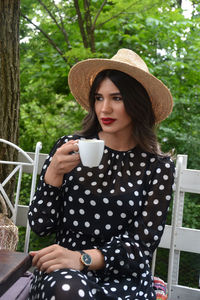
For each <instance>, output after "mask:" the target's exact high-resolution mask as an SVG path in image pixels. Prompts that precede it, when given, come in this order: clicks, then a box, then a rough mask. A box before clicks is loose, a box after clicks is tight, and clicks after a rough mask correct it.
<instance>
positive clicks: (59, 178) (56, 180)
mask: <svg viewBox="0 0 200 300" xmlns="http://www.w3.org/2000/svg"><path fill="white" fill-rule="evenodd" d="M44 181H45V183H46V184H50V185H52V186H55V187H60V186H61V185H62V182H63V175H56V174H54V173H53V172H50V171H49V170H48V169H47V172H46V174H45V176H44Z"/></svg>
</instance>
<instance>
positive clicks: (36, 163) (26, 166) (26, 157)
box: [0, 139, 200, 300]
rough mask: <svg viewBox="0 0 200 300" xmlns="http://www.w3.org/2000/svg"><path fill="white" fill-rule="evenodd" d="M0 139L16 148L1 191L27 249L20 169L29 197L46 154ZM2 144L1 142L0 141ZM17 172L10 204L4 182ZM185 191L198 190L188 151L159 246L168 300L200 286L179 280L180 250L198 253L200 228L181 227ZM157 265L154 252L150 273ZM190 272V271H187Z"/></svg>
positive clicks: (179, 165) (184, 299) (191, 295)
mask: <svg viewBox="0 0 200 300" xmlns="http://www.w3.org/2000/svg"><path fill="white" fill-rule="evenodd" d="M0 143H7V144H8V145H9V146H11V147H15V148H16V149H17V151H18V161H17V162H5V161H0V164H1V163H4V164H13V165H14V166H15V169H14V170H15V171H13V172H12V174H11V175H10V176H9V177H7V178H6V179H5V180H4V181H3V182H2V183H0V192H1V193H2V195H3V196H4V198H5V199H6V201H7V204H8V206H9V207H10V208H11V210H12V212H13V220H14V222H15V223H16V225H17V226H24V227H26V237H25V246H24V252H28V249H29V237H30V227H29V224H28V223H27V212H28V205H21V204H20V203H19V196H20V187H21V180H22V174H23V173H29V174H32V184H31V191H30V201H31V199H32V197H33V194H34V191H35V186H36V175H37V174H40V172H41V169H42V165H43V163H44V161H45V159H46V158H47V154H43V153H40V150H41V149H42V144H41V143H40V142H39V143H37V145H36V149H35V152H34V153H32V152H24V151H23V150H22V149H20V148H19V147H18V146H16V145H13V144H12V143H10V142H8V141H5V140H2V139H0ZM0 147H1V145H0ZM16 172H18V173H19V176H18V183H17V190H16V198H15V204H14V206H13V205H12V203H11V201H10V200H9V199H8V197H7V194H6V193H5V190H4V186H5V185H6V183H7V182H8V181H9V180H10V178H11V177H12V176H13V174H14V173H16ZM185 192H189V193H197V194H200V170H191V169H187V155H178V156H177V160H176V177H175V191H174V198H173V210H172V224H171V225H166V227H165V230H164V233H163V236H162V239H161V242H160V245H159V247H161V248H166V249H169V262H168V280H167V284H168V293H169V300H176V299H177V300H200V289H197V288H196V289H195V288H191V287H188V286H181V285H179V284H178V275H179V260H180V252H181V251H186V252H191V253H198V254H200V229H191V228H184V227H182V219H183V207H184V194H185ZM155 265H156V253H155V254H154V258H153V262H152V273H153V274H154V270H155ZM188 276H189V274H188Z"/></svg>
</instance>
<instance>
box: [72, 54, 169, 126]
mask: <svg viewBox="0 0 200 300" xmlns="http://www.w3.org/2000/svg"><path fill="white" fill-rule="evenodd" d="M106 69H114V70H118V71H122V72H124V73H126V74H128V75H130V76H131V77H133V78H135V79H136V80H137V81H139V82H140V83H141V84H142V85H143V87H144V88H145V89H146V91H147V93H148V95H149V97H150V100H151V102H152V108H153V110H154V114H155V117H156V123H159V122H161V121H162V120H164V119H165V118H167V116H168V115H169V114H170V113H171V111H172V107H173V99H172V95H171V93H170V91H169V89H168V88H167V87H166V86H165V85H164V84H163V83H162V82H161V81H160V80H159V79H157V78H156V77H155V76H153V75H152V74H150V73H149V70H148V67H147V65H146V64H145V62H144V61H143V60H142V58H141V57H140V56H139V55H137V54H136V53H135V52H134V51H132V50H129V49H120V50H119V51H118V52H117V54H116V55H114V56H113V57H112V58H111V59H101V58H94V59H86V60H84V61H80V62H78V63H77V64H75V65H74V66H73V67H72V68H71V70H70V72H69V76H68V83H69V87H70V90H71V93H72V95H73V96H74V97H75V99H76V100H77V101H78V102H79V103H80V104H81V106H82V107H83V108H84V109H86V110H89V92H90V88H91V86H92V83H93V81H94V79H95V77H96V75H97V74H98V73H99V72H101V71H102V70H106Z"/></svg>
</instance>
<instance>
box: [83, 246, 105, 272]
mask: <svg viewBox="0 0 200 300" xmlns="http://www.w3.org/2000/svg"><path fill="white" fill-rule="evenodd" d="M83 251H84V252H85V253H87V254H89V255H90V256H91V259H92V263H91V265H90V266H89V270H100V269H103V268H104V265H105V261H104V256H103V254H102V252H101V251H100V250H98V249H87V250H83Z"/></svg>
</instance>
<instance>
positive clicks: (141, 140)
mask: <svg viewBox="0 0 200 300" xmlns="http://www.w3.org/2000/svg"><path fill="white" fill-rule="evenodd" d="M105 78H109V79H110V80H111V81H112V82H113V83H114V85H116V87H117V88H118V89H119V91H120V93H121V95H122V99H123V102H124V106H125V110H126V112H127V114H128V115H129V116H130V117H131V119H132V122H133V138H134V140H135V142H136V143H137V144H138V145H139V146H140V147H141V148H142V149H143V150H145V151H147V152H150V153H154V154H160V155H161V150H160V147H159V143H158V141H157V137H156V133H155V126H156V122H155V115H154V112H153V109H152V104H151V101H150V98H149V95H148V94H147V91H146V90H145V88H144V87H143V86H142V85H141V84H140V83H139V82H138V81H137V80H136V79H134V78H133V77H131V76H129V75H127V74H126V73H124V72H121V71H118V70H103V71H101V72H100V73H99V74H98V75H97V76H96V78H95V80H94V81H93V84H92V87H91V89H90V94H89V104H90V111H89V113H88V114H87V116H86V117H85V118H84V120H83V123H82V128H83V129H82V131H81V132H80V134H82V135H84V136H86V137H87V136H92V135H95V134H96V133H98V132H99V131H101V130H102V129H101V126H100V124H99V121H98V119H97V116H96V113H95V93H96V92H97V90H98V88H99V86H100V84H101V82H102V81H103V80H104V79H105Z"/></svg>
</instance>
